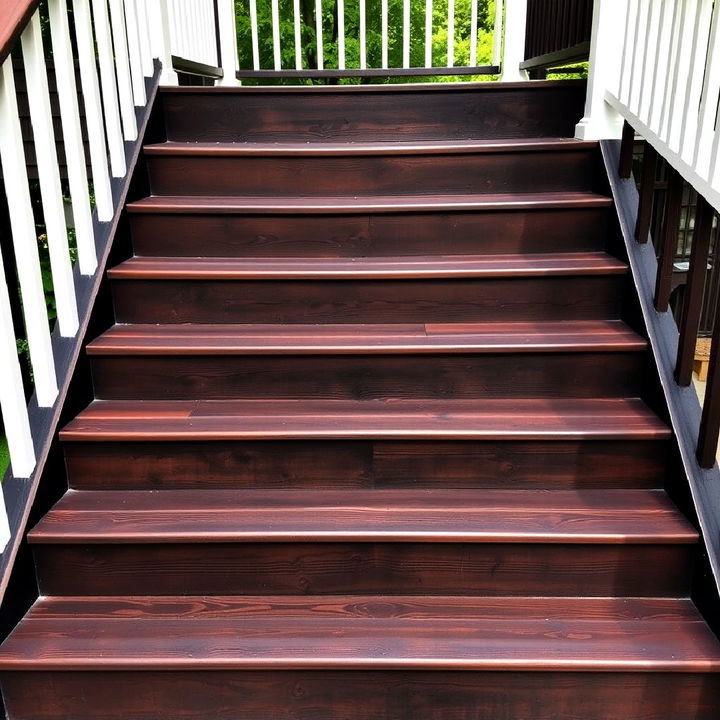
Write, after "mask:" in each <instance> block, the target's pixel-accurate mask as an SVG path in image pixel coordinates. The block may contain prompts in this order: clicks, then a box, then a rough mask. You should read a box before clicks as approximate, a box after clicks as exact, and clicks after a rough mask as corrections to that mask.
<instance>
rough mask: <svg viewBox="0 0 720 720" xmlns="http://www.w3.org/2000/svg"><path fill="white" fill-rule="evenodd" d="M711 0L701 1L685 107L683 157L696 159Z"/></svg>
mask: <svg viewBox="0 0 720 720" xmlns="http://www.w3.org/2000/svg"><path fill="white" fill-rule="evenodd" d="M712 9H713V5H712V3H711V2H707V1H706V0H700V2H698V6H697V13H696V17H695V31H694V35H693V44H692V56H691V58H690V69H689V70H688V84H687V90H686V95H685V103H684V106H683V117H682V126H681V128H680V137H681V138H682V142H681V147H680V154H681V155H682V157H683V159H684V160H685V161H686V162H688V163H692V162H693V156H694V153H695V138H696V137H697V133H698V127H699V121H700V103H701V100H702V89H703V81H704V77H705V66H706V62H707V59H708V41H709V38H710V24H711V22H712Z"/></svg>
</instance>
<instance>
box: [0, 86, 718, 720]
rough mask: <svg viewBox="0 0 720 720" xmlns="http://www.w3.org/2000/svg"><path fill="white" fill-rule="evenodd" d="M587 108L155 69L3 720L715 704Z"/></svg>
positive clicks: (635, 711)
mask: <svg viewBox="0 0 720 720" xmlns="http://www.w3.org/2000/svg"><path fill="white" fill-rule="evenodd" d="M582 97H583V95H582V88H579V87H578V86H576V85H574V84H572V83H545V84H543V83H538V84H534V83H531V84H527V85H519V86H514V85H493V84H490V83H488V84H480V85H479V86H475V85H462V86H460V87H458V86H442V85H441V86H436V87H432V88H427V87H418V86H415V87H409V88H398V87H397V86H365V87H363V86H360V87H355V88H350V89H348V88H337V87H335V88H333V87H330V88H302V89H298V88H292V89H289V88H283V89H253V88H242V89H238V90H219V89H208V88H205V89H190V88H173V89H165V90H163V91H162V93H161V99H160V102H162V104H163V112H164V118H165V122H166V129H167V142H165V143H159V144H158V143H155V144H149V145H148V146H147V147H146V149H145V155H146V159H147V168H148V172H149V177H150V186H151V188H152V195H151V196H150V197H147V198H145V199H140V200H138V201H136V202H132V203H130V204H129V205H128V207H127V213H128V217H129V221H130V226H131V231H132V242H133V248H134V252H135V255H134V256H133V257H131V258H129V259H128V260H127V261H125V262H122V263H121V264H120V265H118V266H116V267H114V268H112V269H111V270H110V271H109V272H108V277H109V281H110V282H111V284H112V290H113V296H114V302H115V317H116V321H117V324H116V325H115V326H114V327H111V328H110V329H109V330H108V331H107V332H106V333H104V334H103V335H102V336H100V337H99V338H97V339H96V340H94V341H93V342H91V343H90V344H89V345H88V348H87V349H88V353H89V355H90V359H91V362H92V371H93V381H94V388H95V394H96V400H95V401H94V402H93V403H92V404H91V405H90V406H89V407H88V408H87V409H86V410H84V411H83V412H81V413H80V414H79V415H78V416H77V417H76V418H75V419H74V420H73V421H72V422H70V424H69V425H67V426H66V427H65V429H64V430H63V431H62V433H61V440H62V442H63V446H64V450H65V456H66V464H67V471H68V477H69V484H70V488H69V490H68V492H67V494H66V495H65V496H64V497H63V498H62V500H61V501H60V502H59V503H58V504H57V505H56V506H55V507H54V508H53V509H52V510H51V511H50V512H49V513H48V514H47V515H46V516H45V517H44V518H43V519H42V520H41V521H40V522H39V523H38V524H37V525H36V526H35V527H34V528H33V529H32V531H31V532H30V535H29V540H30V542H31V543H32V546H33V549H34V553H35V560H36V567H37V573H38V579H39V583H40V589H41V593H42V595H41V597H40V599H39V600H38V601H37V602H36V603H35V605H34V606H33V607H32V609H31V610H30V612H29V613H28V615H27V616H26V617H25V618H24V619H23V620H22V621H21V623H20V624H19V625H18V626H17V628H16V629H15V631H14V632H13V633H12V634H11V635H10V637H9V638H8V640H7V641H6V642H5V644H4V646H3V647H2V649H1V650H0V671H1V676H0V677H1V681H2V691H3V697H4V700H5V704H6V708H7V712H8V717H9V718H11V719H12V720H64V719H66V718H73V720H76V719H80V718H82V719H83V720H85V719H87V720H91V719H92V720H96V719H97V720H100V719H102V720H161V719H162V720H166V719H167V720H171V719H172V720H271V719H272V720H311V719H312V720H421V719H422V720H430V719H432V720H716V718H717V714H718V707H720V674H719V673H720V643H719V642H718V640H717V639H716V637H715V636H714V635H713V633H712V632H711V631H710V629H709V627H708V626H707V625H706V624H705V621H704V620H703V619H702V617H701V616H700V615H699V613H698V611H697V610H696V609H695V606H694V605H693V602H692V601H691V600H690V599H689V592H690V579H691V574H692V568H693V558H694V556H695V554H696V552H697V545H698V534H697V531H696V529H695V528H694V527H693V525H692V524H691V523H690V522H689V521H688V520H687V519H686V518H685V517H684V516H683V515H682V514H681V513H680V511H679V510H678V509H677V508H676V507H675V506H674V505H673V503H672V502H671V500H670V499H669V497H668V495H667V494H666V492H665V490H664V489H663V488H664V485H665V481H666V473H667V470H666V458H667V455H668V451H669V448H670V446H671V443H672V442H673V440H672V437H671V431H670V428H669V427H668V425H667V424H666V422H665V421H664V420H663V419H661V418H660V417H659V416H658V415H657V414H656V413H655V412H653V411H652V410H651V409H650V408H649V407H648V405H646V404H645V402H644V401H643V398H644V397H645V392H646V390H647V386H648V383H651V382H652V380H651V378H652V369H651V368H652V362H653V361H652V357H651V355H650V354H649V351H648V348H647V343H646V340H645V338H644V337H643V335H642V328H639V327H637V325H636V324H633V323H630V324H628V322H626V321H627V320H628V319H629V318H631V317H632V316H633V312H632V309H633V307H634V297H633V293H634V290H633V286H632V283H631V281H630V278H629V270H628V266H627V263H626V261H625V259H624V258H623V257H622V255H621V254H620V253H618V252H615V253H614V254H613V248H616V247H617V242H616V240H617V231H616V230H615V225H614V223H613V212H614V209H613V205H612V200H611V198H610V197H609V196H608V193H607V190H606V184H605V182H604V181H603V173H604V170H603V165H602V161H601V159H600V156H599V151H598V148H597V146H596V145H595V144H594V143H586V142H576V141H574V140H570V139H568V138H569V136H570V135H571V134H572V128H573V125H574V122H575V121H576V120H577V119H578V118H579V116H580V114H581V108H580V102H581V101H582ZM631 325H632V327H631Z"/></svg>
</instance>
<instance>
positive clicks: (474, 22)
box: [470, 0, 478, 67]
mask: <svg viewBox="0 0 720 720" xmlns="http://www.w3.org/2000/svg"><path fill="white" fill-rule="evenodd" d="M477 26H478V0H470V67H476V66H477V37H478V32H477Z"/></svg>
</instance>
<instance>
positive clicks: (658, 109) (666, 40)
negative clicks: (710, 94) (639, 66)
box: [649, 0, 675, 133]
mask: <svg viewBox="0 0 720 720" xmlns="http://www.w3.org/2000/svg"><path fill="white" fill-rule="evenodd" d="M662 2H663V6H662V14H661V15H660V29H659V36H658V53H657V64H656V66H655V71H654V73H653V81H652V92H651V95H652V102H651V107H650V113H649V118H650V122H649V127H650V128H651V129H652V131H653V132H655V133H659V132H660V122H661V119H662V111H663V104H664V103H663V97H664V95H663V93H664V90H665V87H666V84H667V77H668V71H669V68H670V46H671V44H672V34H673V20H674V16H675V0H662Z"/></svg>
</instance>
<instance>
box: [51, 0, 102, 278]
mask: <svg viewBox="0 0 720 720" xmlns="http://www.w3.org/2000/svg"><path fill="white" fill-rule="evenodd" d="M48 12H49V15H50V36H51V39H52V48H53V60H54V63H55V78H56V81H57V90H58V93H57V95H58V104H59V105H60V120H61V123H62V132H63V145H64V148H65V161H66V165H67V173H68V185H69V187H70V198H71V200H72V213H73V222H74V225H75V241H76V243H77V251H78V263H79V264H80V272H81V273H82V274H83V275H92V274H93V273H94V272H95V269H96V268H97V253H96V251H95V234H94V231H93V225H92V212H91V209H90V197H89V195H88V178H87V170H86V165H85V163H86V160H85V148H84V146H83V139H82V130H81V127H80V107H79V105H78V94H77V84H76V82H75V63H74V62H73V57H72V45H71V44H70V29H69V24H68V16H67V5H66V0H49V3H48ZM102 142H103V143H104V139H103V140H102ZM105 177H107V166H106V167H105Z"/></svg>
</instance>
